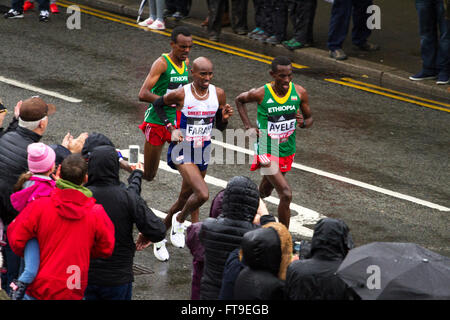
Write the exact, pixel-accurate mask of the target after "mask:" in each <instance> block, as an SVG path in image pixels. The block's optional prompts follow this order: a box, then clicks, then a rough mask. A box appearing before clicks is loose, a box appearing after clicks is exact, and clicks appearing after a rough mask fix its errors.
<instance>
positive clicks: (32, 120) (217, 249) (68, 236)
mask: <svg viewBox="0 0 450 320" xmlns="http://www.w3.org/2000/svg"><path fill="white" fill-rule="evenodd" d="M54 112H56V107H55V106H54V105H51V104H47V103H46V102H45V101H44V100H43V99H41V98H39V97H32V98H29V99H26V100H24V101H20V102H19V103H18V104H17V105H16V107H15V110H14V117H13V119H12V121H11V123H10V124H9V126H8V127H7V128H6V129H3V128H2V129H1V132H0V135H1V136H0V172H1V179H0V188H1V195H2V197H1V200H0V201H1V203H0V205H1V211H0V212H1V221H2V224H1V229H0V232H1V235H2V247H1V248H2V260H0V261H2V262H3V265H2V267H4V269H3V270H4V273H2V279H1V285H2V290H4V291H5V292H6V293H7V294H8V295H9V297H10V298H11V299H13V300H48V299H56V300H66V299H71V300H72V299H73V300H80V299H85V300H110V299H111V300H131V298H132V283H133V281H134V275H133V269H132V266H133V259H134V255H135V251H136V250H144V249H145V248H147V247H148V246H149V245H150V243H155V242H159V241H161V240H162V239H164V237H165V235H166V227H165V225H164V223H163V221H162V220H161V219H160V218H158V217H157V216H156V215H155V214H154V213H153V212H152V210H151V209H150V208H149V207H148V205H147V203H146V201H145V200H144V199H143V198H142V197H141V196H140V194H141V182H142V176H143V165H142V164H140V163H138V165H136V166H130V165H129V164H128V163H127V161H125V160H123V158H120V157H119V154H118V152H117V149H116V148H115V147H114V143H113V142H112V141H111V140H110V139H109V138H108V137H106V136H105V135H103V134H101V133H91V134H87V133H82V134H81V135H80V136H79V137H77V138H74V137H72V136H71V135H70V133H68V134H67V135H66V137H64V139H63V141H62V143H61V144H58V145H50V146H49V145H46V144H44V143H41V142H39V140H41V138H42V137H43V136H44V135H45V132H46V129H47V125H48V122H49V121H51V115H52V114H53V113H54ZM5 113H6V112H2V113H0V115H1V117H0V122H3V120H4V118H5V115H4V114H5ZM121 168H122V169H124V170H127V171H128V172H130V175H129V178H128V181H127V183H126V184H125V183H123V182H121V181H120V180H119V171H120V169H121ZM135 226H136V228H137V230H138V231H139V233H138V235H137V237H136V240H135V239H134V237H133V229H134V227H135ZM186 242H187V246H188V248H189V249H190V252H191V253H192V257H193V260H192V270H193V271H192V287H191V298H192V299H208V300H217V299H225V300H230V299H245V300H253V299H258V300H260V299H278V300H282V299H317V298H319V299H353V298H357V296H356V295H355V294H353V293H352V292H351V289H350V288H348V287H347V286H346V285H345V283H344V282H342V280H340V279H339V278H337V276H336V275H335V274H334V273H335V271H336V270H337V268H338V266H339V264H340V262H341V261H342V260H343V258H344V257H345V255H346V253H347V252H348V250H349V249H350V248H351V247H352V242H351V237H350V234H349V229H348V227H347V226H346V225H345V223H344V222H343V221H340V220H335V219H328V218H327V219H323V220H321V221H319V223H318V224H317V226H316V229H315V232H314V236H313V238H312V241H311V248H310V252H309V250H308V252H306V253H305V252H304V253H303V254H302V255H301V258H300V259H299V253H298V252H297V253H296V252H294V251H293V239H292V237H291V234H290V232H289V231H288V229H287V228H286V227H285V226H284V225H283V224H281V223H279V222H276V218H275V217H274V216H272V215H271V214H270V213H269V211H268V210H267V207H266V206H265V204H264V201H263V200H262V199H261V197H260V194H259V190H258V186H257V185H256V184H255V183H254V182H253V181H252V180H251V179H249V178H247V177H244V176H236V177H233V178H232V179H231V180H230V181H229V182H228V184H227V186H226V188H225V189H223V190H222V191H220V192H219V193H218V194H217V195H216V196H215V197H214V200H213V201H212V205H211V209H210V217H209V218H207V219H205V220H204V221H200V222H196V223H193V224H191V225H190V227H189V228H188V230H187V241H186ZM3 260H4V261H3ZM330 278H331V279H332V281H329V279H330ZM311 279H314V280H311ZM323 279H327V281H325V280H323ZM304 281H306V282H308V284H305V283H303V282H304ZM309 281H313V282H312V283H319V284H320V287H316V286H315V285H314V284H312V283H310V282H309Z"/></svg>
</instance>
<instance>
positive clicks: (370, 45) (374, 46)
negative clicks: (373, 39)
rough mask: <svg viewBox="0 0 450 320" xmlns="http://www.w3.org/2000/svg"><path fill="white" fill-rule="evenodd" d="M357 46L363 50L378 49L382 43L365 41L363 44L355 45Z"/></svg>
mask: <svg viewBox="0 0 450 320" xmlns="http://www.w3.org/2000/svg"><path fill="white" fill-rule="evenodd" d="M355 47H356V48H357V49H359V50H362V51H377V50H380V45H379V44H375V43H370V42H367V41H366V42H364V44H362V45H355Z"/></svg>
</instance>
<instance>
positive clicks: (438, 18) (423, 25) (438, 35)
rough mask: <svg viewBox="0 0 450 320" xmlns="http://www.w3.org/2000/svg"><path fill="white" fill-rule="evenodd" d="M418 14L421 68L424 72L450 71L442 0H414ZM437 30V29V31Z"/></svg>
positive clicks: (449, 38) (449, 39)
mask: <svg viewBox="0 0 450 320" xmlns="http://www.w3.org/2000/svg"><path fill="white" fill-rule="evenodd" d="M416 9H417V14H418V16H419V33H420V52H421V56H422V65H423V66H422V69H423V71H424V72H426V73H430V74H438V73H439V72H442V73H443V74H445V75H449V73H450V53H449V50H450V30H449V23H448V20H447V21H446V19H445V11H444V3H443V1H442V0H416ZM438 30H439V31H438Z"/></svg>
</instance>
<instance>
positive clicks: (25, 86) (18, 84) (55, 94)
mask: <svg viewBox="0 0 450 320" xmlns="http://www.w3.org/2000/svg"><path fill="white" fill-rule="evenodd" d="M0 81H1V82H4V83H6V84H9V85H12V86H16V87H19V88H22V89H26V90H30V91H34V92H38V93H42V94H45V95H47V96H51V97H55V98H58V99H62V100H65V101H68V102H73V103H80V102H81V101H82V100H80V99H76V98H72V97H68V96H65V95H63V94H60V93H58V92H54V91H50V90H45V89H42V88H39V87H35V86H32V85H30V84H26V83H22V82H19V81H17V80H13V79H8V78H5V77H2V76H0Z"/></svg>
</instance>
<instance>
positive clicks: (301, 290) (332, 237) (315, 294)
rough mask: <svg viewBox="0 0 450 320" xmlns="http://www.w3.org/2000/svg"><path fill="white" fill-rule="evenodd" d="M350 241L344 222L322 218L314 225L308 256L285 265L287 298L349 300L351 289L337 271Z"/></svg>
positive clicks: (351, 246)
mask: <svg viewBox="0 0 450 320" xmlns="http://www.w3.org/2000/svg"><path fill="white" fill-rule="evenodd" d="M351 248H353V241H352V238H351V235H350V232H349V229H348V227H347V225H346V224H345V222H343V221H341V220H338V219H331V218H325V219H321V220H319V222H317V224H316V226H315V228H314V235H313V237H312V241H311V252H310V258H309V259H305V260H297V261H294V262H293V263H291V264H290V265H289V267H288V271H287V275H286V287H285V289H286V296H287V297H288V299H290V300H351V299H354V298H356V296H355V295H354V293H353V291H352V290H351V289H349V288H348V286H347V285H346V284H345V283H344V282H343V281H342V280H341V279H340V278H339V277H338V276H337V275H336V271H337V269H338V268H339V266H340V264H341V263H342V261H343V260H344V258H345V256H346V255H347V253H348V251H349V250H350V249H351Z"/></svg>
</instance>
